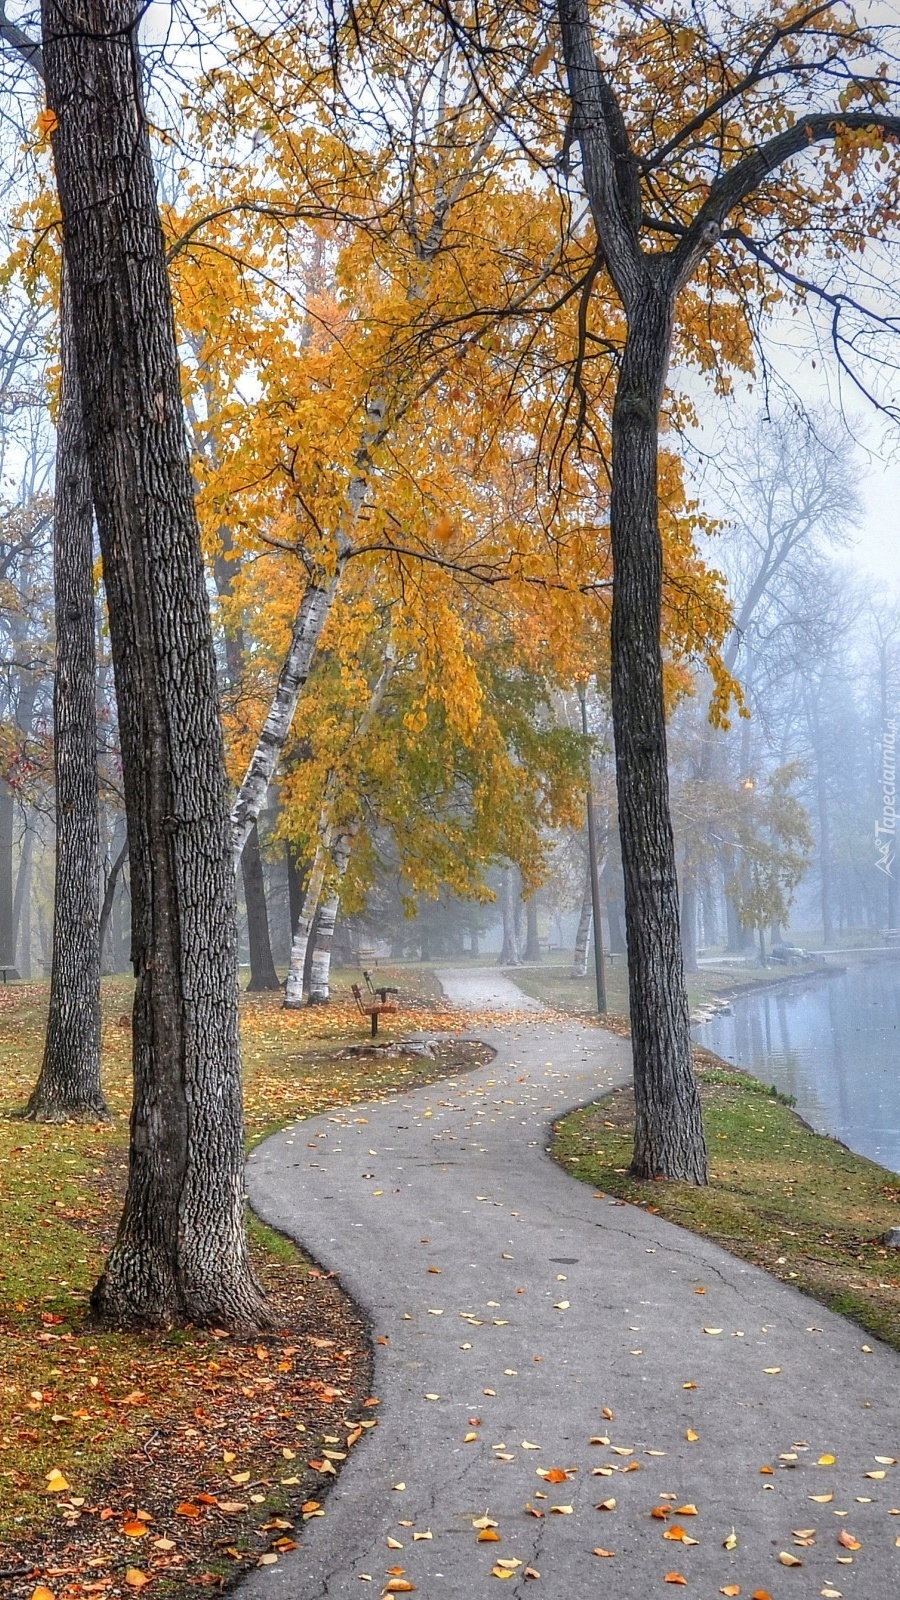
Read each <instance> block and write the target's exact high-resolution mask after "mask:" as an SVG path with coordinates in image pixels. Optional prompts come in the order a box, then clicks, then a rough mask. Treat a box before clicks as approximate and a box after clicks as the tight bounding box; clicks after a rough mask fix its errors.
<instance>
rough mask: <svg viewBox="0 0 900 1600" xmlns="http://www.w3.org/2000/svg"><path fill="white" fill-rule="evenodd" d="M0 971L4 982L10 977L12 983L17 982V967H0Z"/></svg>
mask: <svg viewBox="0 0 900 1600" xmlns="http://www.w3.org/2000/svg"><path fill="white" fill-rule="evenodd" d="M0 972H2V973H3V982H4V983H7V982H8V981H9V979H10V978H12V980H13V982H14V983H15V982H18V978H19V969H18V967H0Z"/></svg>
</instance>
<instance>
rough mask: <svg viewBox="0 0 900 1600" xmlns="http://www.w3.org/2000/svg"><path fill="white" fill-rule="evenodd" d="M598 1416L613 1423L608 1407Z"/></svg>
mask: <svg viewBox="0 0 900 1600" xmlns="http://www.w3.org/2000/svg"><path fill="white" fill-rule="evenodd" d="M600 1415H601V1417H605V1418H606V1420H607V1422H613V1421H615V1418H614V1417H613V1414H612V1412H611V1411H610V1409H609V1406H604V1407H603V1410H602V1411H601V1413H600ZM875 1459H876V1461H877V1460H878V1457H877V1456H876V1457H875Z"/></svg>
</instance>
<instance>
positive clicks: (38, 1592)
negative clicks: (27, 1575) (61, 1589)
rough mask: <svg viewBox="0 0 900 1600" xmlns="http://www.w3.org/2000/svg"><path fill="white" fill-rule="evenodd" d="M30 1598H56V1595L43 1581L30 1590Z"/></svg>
mask: <svg viewBox="0 0 900 1600" xmlns="http://www.w3.org/2000/svg"><path fill="white" fill-rule="evenodd" d="M31 1600H56V1596H55V1595H54V1593H53V1590H52V1589H48V1588H47V1585H46V1584H45V1583H39V1584H38V1586H37V1588H36V1589H32V1591H31Z"/></svg>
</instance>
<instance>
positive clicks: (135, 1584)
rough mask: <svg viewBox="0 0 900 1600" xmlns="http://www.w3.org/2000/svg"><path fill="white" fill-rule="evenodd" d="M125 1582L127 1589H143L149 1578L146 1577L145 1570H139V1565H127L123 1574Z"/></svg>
mask: <svg viewBox="0 0 900 1600" xmlns="http://www.w3.org/2000/svg"><path fill="white" fill-rule="evenodd" d="M125 1582H126V1583H127V1585H128V1587H129V1589H143V1588H144V1587H145V1586H146V1585H147V1584H148V1583H149V1582H150V1579H149V1578H148V1577H147V1574H146V1572H141V1570H140V1568H139V1567H129V1568H128V1571H127V1572H126V1574H125Z"/></svg>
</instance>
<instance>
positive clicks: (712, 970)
mask: <svg viewBox="0 0 900 1600" xmlns="http://www.w3.org/2000/svg"><path fill="white" fill-rule="evenodd" d="M808 972H809V969H808V968H807V969H796V968H795V969H792V970H791V971H790V973H786V972H785V971H784V969H783V968H781V969H779V968H777V967H776V968H772V967H761V966H756V965H754V964H753V963H752V962H740V963H738V962H723V963H722V965H721V966H717V967H703V968H702V970H701V971H700V972H695V973H691V974H689V975H688V979H687V987H688V1000H689V1002H690V1005H691V1007H692V1008H693V1007H694V1006H699V1005H702V1004H703V1002H704V1001H705V1000H713V999H715V998H716V997H717V996H720V995H732V994H735V993H736V992H737V991H738V990H741V989H755V988H758V987H760V986H766V985H770V984H773V983H784V982H785V981H789V979H791V978H793V979H794V980H795V981H796V979H797V978H798V977H801V978H802V977H803V976H808ZM508 975H509V977H510V978H512V979H513V981H514V982H515V983H517V984H518V985H519V988H520V989H523V990H524V991H525V993H526V994H530V995H531V997H532V999H534V1000H542V1001H543V1002H544V1004H545V1005H548V1006H552V1007H553V1008H554V1009H555V1010H557V1011H571V1012H573V1013H574V1014H575V1015H584V1014H591V1015H596V1010H597V990H596V986H595V983H594V967H593V957H591V959H590V962H589V971H588V975H587V977H586V978H573V977H572V962H571V958H570V959H569V960H568V961H567V962H566V963H565V964H560V963H558V962H557V963H556V964H551V963H550V962H549V961H548V962H542V963H541V964H540V965H539V966H534V967H510V968H509V969H508ZM606 995H607V1008H608V1010H609V1012H610V1014H611V1015H612V1016H617V1017H627V1015H628V970H627V967H626V965H625V957H624V956H618V955H617V956H614V957H613V959H612V961H610V960H609V959H607V963H606Z"/></svg>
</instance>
